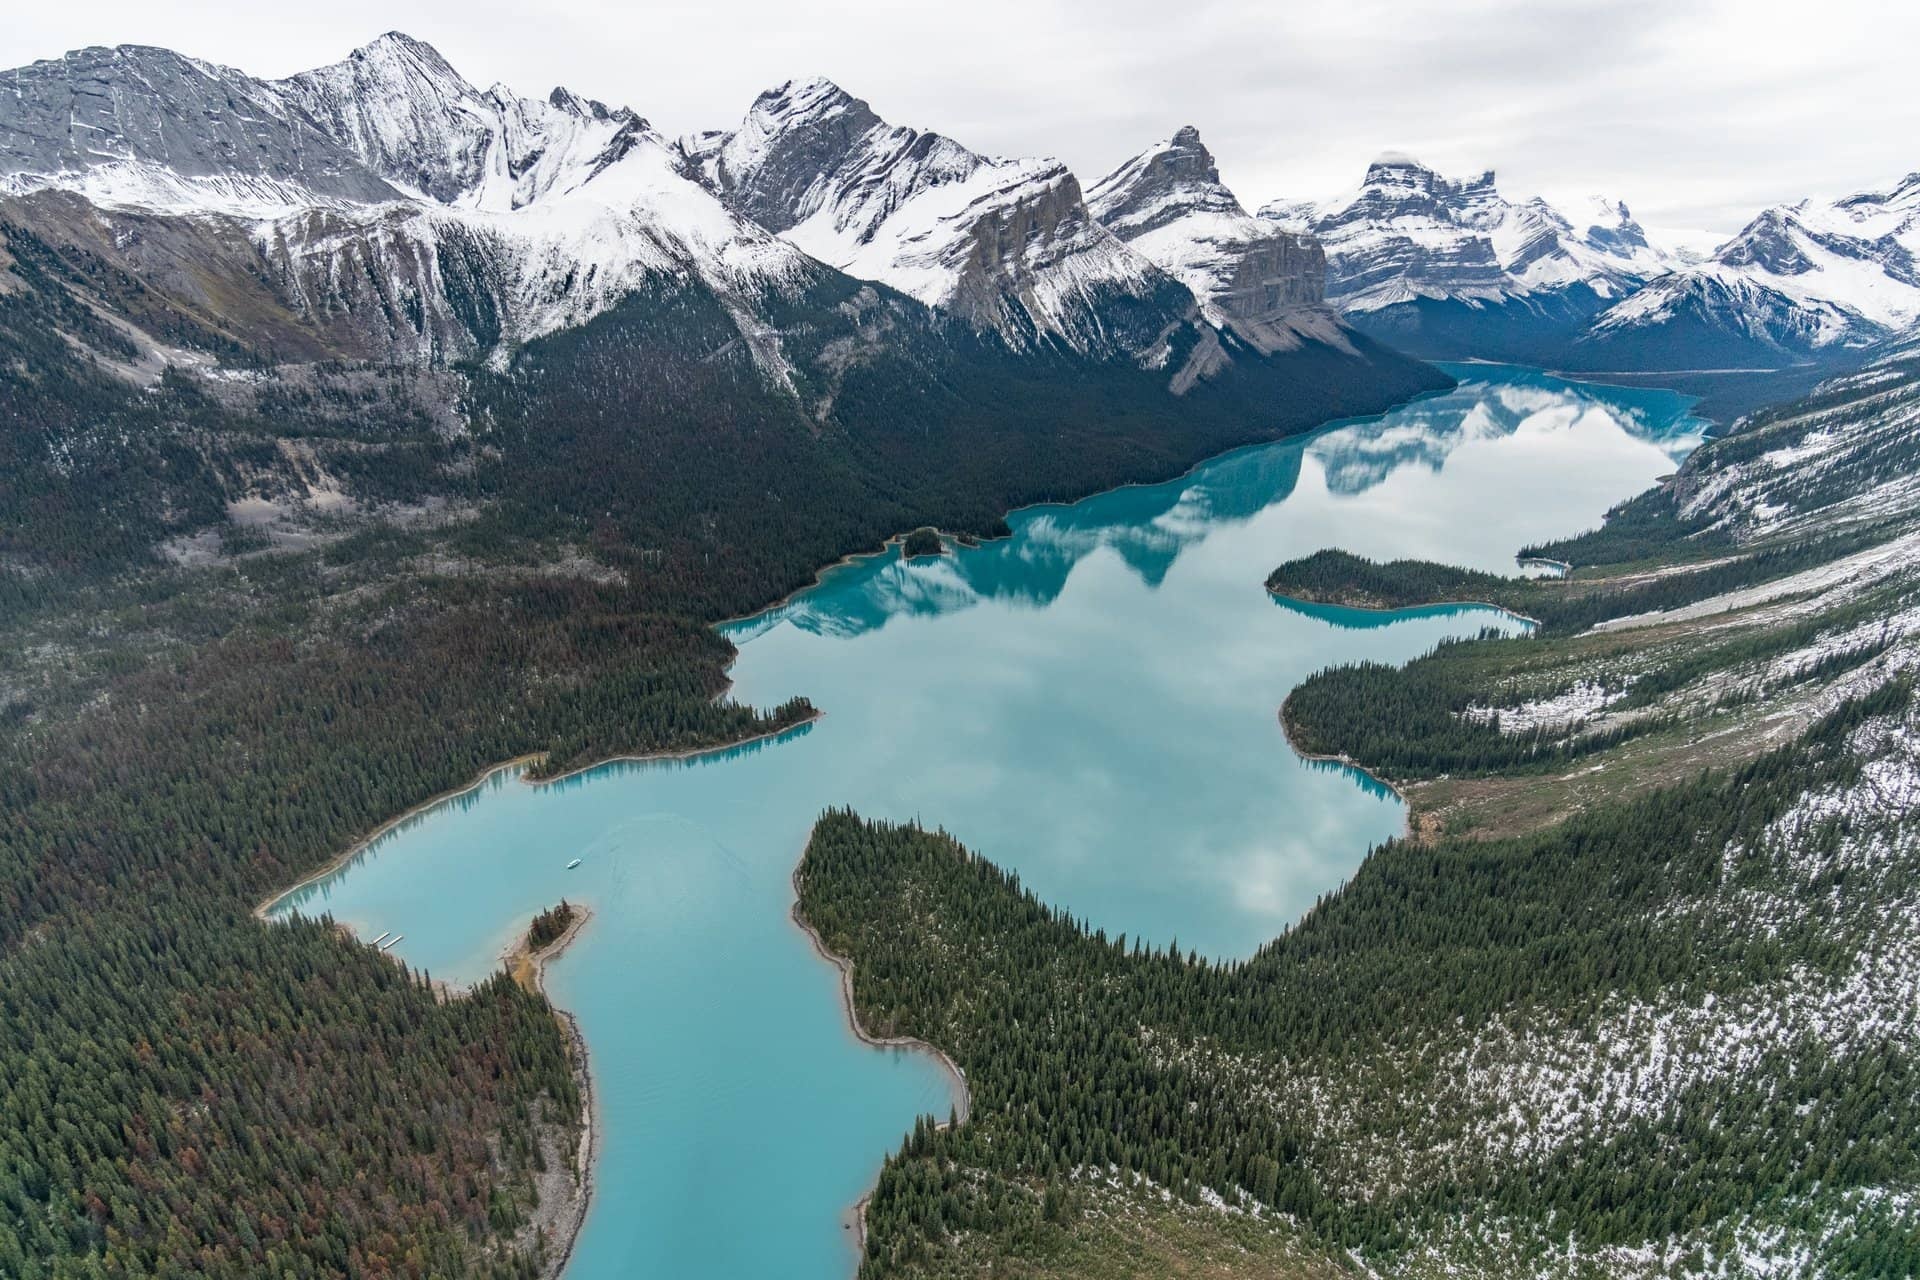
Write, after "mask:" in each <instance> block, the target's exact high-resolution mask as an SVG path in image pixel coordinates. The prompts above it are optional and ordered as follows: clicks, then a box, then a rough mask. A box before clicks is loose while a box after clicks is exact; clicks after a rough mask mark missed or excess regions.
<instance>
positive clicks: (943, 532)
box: [709, 360, 1532, 648]
mask: <svg viewBox="0 0 1920 1280" xmlns="http://www.w3.org/2000/svg"><path fill="white" fill-rule="evenodd" d="M1420 363H1422V364H1426V365H1428V366H1430V367H1433V368H1438V367H1439V363H1440V362H1435V361H1432V360H1425V361H1421V362H1420ZM1517 367H1522V368H1531V367H1532V366H1517ZM1459 385H1460V381H1459V379H1457V378H1455V379H1453V386H1451V387H1439V388H1435V389H1433V390H1431V391H1418V392H1415V393H1414V394H1412V395H1410V396H1406V397H1404V398H1402V399H1399V400H1395V401H1394V402H1393V403H1391V404H1389V405H1386V406H1385V407H1383V408H1381V409H1378V410H1376V411H1375V412H1373V413H1350V414H1345V415H1343V416H1341V417H1338V418H1329V419H1327V420H1326V421H1325V422H1322V423H1318V424H1317V425H1315V426H1311V427H1303V428H1302V429H1300V430H1299V431H1292V432H1288V433H1286V434H1284V435H1279V436H1275V437H1274V438H1273V439H1271V440H1249V441H1248V442H1247V443H1245V444H1236V445H1230V446H1228V447H1227V448H1224V449H1222V450H1220V451H1219V452H1218V453H1210V454H1207V455H1206V456H1205V457H1203V458H1197V459H1195V460H1194V461H1192V462H1190V463H1188V464H1187V465H1186V466H1185V467H1183V468H1181V469H1180V471H1179V473H1178V474H1175V475H1170V476H1167V477H1166V478H1164V479H1161V480H1122V481H1121V482H1120V483H1119V484H1110V485H1108V486H1107V487H1106V488H1104V489H1093V490H1090V491H1088V492H1086V493H1083V494H1081V495H1080V496H1079V497H1077V498H1036V499H1034V500H1033V501H1032V502H1022V503H1020V504H1019V505H1018V506H1012V507H1008V508H1007V509H1006V512H1005V513H1004V514H1003V515H1002V516H1001V517H1000V518H1001V519H1002V520H1004V521H1006V522H1007V523H1008V525H1011V524H1012V523H1013V517H1015V516H1017V515H1019V514H1020V513H1021V512H1022V511H1035V510H1039V509H1040V508H1043V507H1072V506H1078V505H1079V504H1080V503H1082V502H1085V501H1087V500H1088V499H1090V498H1098V497H1100V496H1101V495H1103V494H1108V493H1120V492H1122V491H1123V490H1127V489H1152V488H1155V487H1157V486H1159V485H1164V484H1179V483H1180V482H1182V481H1184V480H1187V479H1190V478H1191V477H1192V476H1193V473H1194V472H1196V471H1198V470H1200V468H1202V467H1205V466H1211V465H1212V464H1214V463H1216V462H1221V461H1223V460H1225V459H1227V458H1231V457H1233V456H1234V455H1235V454H1240V453H1251V452H1252V451H1254V450H1255V449H1271V448H1273V447H1274V446H1275V445H1291V444H1296V443H1297V444H1300V445H1301V446H1302V447H1304V446H1305V445H1306V444H1307V443H1308V442H1310V441H1311V440H1312V439H1313V438H1314V437H1315V436H1319V435H1325V434H1326V433H1328V432H1331V431H1338V430H1340V429H1341V428H1343V427H1349V426H1352V425H1353V424H1354V423H1356V422H1365V421H1367V420H1368V419H1369V418H1381V417H1385V416H1386V415H1387V414H1389V413H1392V412H1394V411H1395V410H1398V409H1404V408H1405V407H1406V406H1408V405H1410V404H1417V403H1419V402H1420V401H1422V400H1427V399H1431V398H1432V397H1434V396H1443V395H1446V394H1447V393H1448V392H1449V391H1452V390H1454V389H1455V388H1457V387H1458V386H1459ZM934 532H936V533H938V534H939V535H940V536H941V537H942V538H945V539H948V540H950V541H953V542H956V543H960V545H962V546H965V545H967V544H966V543H964V542H962V541H961V535H959V534H957V533H954V532H953V531H951V530H949V529H941V528H938V527H937V526H936V527H935V528H934ZM1016 532H1017V531H1016ZM967 536H969V537H971V538H973V540H974V543H975V545H977V546H983V547H984V546H990V545H992V544H993V543H996V542H1005V541H1007V540H1008V539H1009V538H1011V537H1013V533H1012V532H1009V533H1003V534H997V535H995V536H993V537H982V536H981V535H979V534H969V535H967ZM906 537H907V535H906V534H905V533H896V534H892V535H890V536H888V537H887V539H886V540H885V541H883V542H882V543H881V544H880V545H879V546H878V547H876V548H874V549H873V550H870V551H849V552H847V554H845V555H843V556H841V557H840V558H839V559H838V560H835V561H833V563H831V564H827V565H822V566H821V567H820V568H818V569H816V570H814V572H813V579H812V581H810V582H808V583H806V584H805V585H804V586H798V587H795V588H794V589H793V590H791V591H789V592H787V593H786V594H785V595H783V596H781V597H780V598H779V599H778V600H775V601H774V602H773V603H771V604H767V605H762V606H761V607H760V608H758V609H752V610H749V611H748V612H746V613H742V614H736V615H734V616H733V617H731V618H721V619H719V620H718V621H715V622H713V623H711V624H709V625H711V626H712V627H713V628H714V629H715V630H716V631H717V630H719V629H720V628H722V627H731V626H734V625H736V624H738V623H742V622H748V621H751V620H752V619H754V618H758V617H762V616H764V615H766V614H770V613H773V612H775V611H776V610H780V609H784V608H786V607H787V606H788V605H789V604H792V603H793V600H794V598H795V597H796V596H802V595H805V594H806V593H807V592H809V591H812V590H813V589H814V588H815V587H817V586H819V585H820V584H821V582H822V581H824V580H825V578H826V576H827V575H828V574H829V573H832V572H833V571H834V570H835V569H841V568H844V567H846V566H847V565H850V564H853V563H854V562H855V561H858V560H866V559H870V558H871V557H874V556H882V555H885V554H886V553H887V552H888V551H891V550H893V549H894V548H896V547H898V546H899V545H900V544H901V543H902V542H904V541H906ZM942 554H943V555H945V554H951V553H950V552H944V551H943V552H942ZM1496 607H1497V606H1496ZM735 647H736V648H737V647H738V646H735Z"/></svg>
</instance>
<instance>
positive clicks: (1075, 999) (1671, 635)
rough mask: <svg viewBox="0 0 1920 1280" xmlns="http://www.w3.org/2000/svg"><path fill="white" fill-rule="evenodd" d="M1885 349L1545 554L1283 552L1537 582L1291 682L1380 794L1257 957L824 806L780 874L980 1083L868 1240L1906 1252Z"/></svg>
mask: <svg viewBox="0 0 1920 1280" xmlns="http://www.w3.org/2000/svg"><path fill="white" fill-rule="evenodd" d="M1917 375H1920V370H1916V369H1914V367H1913V366H1912V365H1911V363H1910V359H1909V357H1908V356H1907V355H1906V354H1905V353H1904V352H1898V351H1896V352H1893V353H1891V354H1890V355H1889V357H1888V358H1887V359H1885V360H1883V361H1882V362H1881V363H1880V364H1878V365H1876V366H1875V367H1874V368H1872V369H1870V370H1868V371H1866V372H1865V373H1863V374H1861V375H1857V376H1855V377H1853V378H1850V379H1848V380H1845V381H1843V382H1840V383H1836V384H1833V385H1831V386H1829V387H1827V388H1825V389H1823V392H1822V394H1821V395H1819V396H1817V397H1815V398H1813V399H1810V400H1809V401H1807V402H1805V403H1803V404H1800V405H1797V406H1792V407H1788V408H1783V409H1782V410H1780V411H1777V412H1774V413H1770V414H1767V415H1763V416H1760V417H1758V418H1756V419H1755V420H1753V421H1752V422H1750V423H1748V424H1746V426H1745V427H1744V428H1743V429H1742V430H1741V431H1739V432H1736V433H1734V434H1733V435H1731V436H1730V437H1728V438H1726V439H1725V440H1722V441H1719V442H1716V443H1714V444H1711V445H1709V446H1707V447H1706V448H1704V449H1702V450H1701V451H1699V452H1698V453H1697V454H1695V455H1694V457H1693V458H1692V459H1690V460H1689V461H1688V463H1687V464H1686V465H1685V466H1684V467H1683V468H1682V470H1681V471H1680V473H1679V475H1678V476H1676V477H1674V478H1673V479H1671V480H1669V481H1667V482H1665V483H1664V484H1663V486H1662V487H1661V488H1659V489H1657V490H1655V491H1653V492H1652V493H1650V494H1648V495H1646V496H1643V497H1641V498H1638V499H1635V500H1634V501H1632V502H1630V503H1628V504H1626V505H1625V506H1624V507H1623V508H1622V509H1621V510H1620V511H1618V512H1616V513H1615V514H1614V516H1613V518H1612V519H1611V520H1610V521H1609V523H1608V525H1607V527H1606V528H1605V529H1602V530H1600V531H1597V532H1596V533H1594V534H1591V535H1587V536H1583V537H1580V538H1575V539H1571V540H1569V541H1567V542H1565V543H1563V544H1559V545H1557V546H1555V547H1551V548H1545V549H1536V551H1538V550H1544V552H1545V554H1548V555H1553V556H1556V557H1560V558H1562V559H1565V560H1569V561H1571V562H1572V565H1573V572H1572V573H1571V574H1570V576H1568V577H1567V578H1564V579H1557V580H1532V581H1524V580H1517V579H1510V578H1503V577H1499V576H1497V575H1487V574H1473V573H1465V572H1462V571H1459V570H1455V569H1451V568H1448V567H1446V566H1439V565H1426V564H1412V563H1400V564H1390V565H1377V564H1372V563H1369V562H1366V561H1363V560H1359V559H1357V558H1354V557H1351V556H1345V555H1339V554H1322V555H1319V556H1315V557H1312V558H1309V559H1308V560H1305V561H1300V562H1295V563H1292V564H1289V565H1284V566H1282V567H1281V568H1280V569H1279V570H1277V571H1276V573H1275V575H1274V579H1273V582H1272V584H1271V585H1273V586H1274V587H1275V588H1276V589H1282V590H1290V591H1295V592H1298V593H1299V594H1300V595H1304V596H1308V597H1310V598H1314V599H1317V600H1320V601H1323V602H1324V601H1336V602H1342V603H1346V604H1349V605H1364V606H1368V607H1387V606H1392V605H1402V604H1412V603H1424V602H1427V601H1430V600H1435V599H1448V598H1453V597H1455V596H1456V595H1466V596H1469V597H1471V598H1491V599H1493V600H1496V601H1500V602H1502V603H1506V604H1508V605H1509V606H1510V607H1515V608H1526V609H1528V610H1529V612H1531V613H1533V614H1534V616H1536V617H1538V618H1540V619H1541V621H1542V625H1541V626H1540V627H1539V628H1538V630H1537V631H1536V632H1535V633H1534V634H1533V635H1530V636H1523V637H1518V638H1502V637H1496V636H1492V635H1489V636H1486V637H1483V638H1481V639H1477V640H1471V641H1465V642H1460V643H1455V644H1450V645H1445V646H1443V647H1442V648H1441V649H1440V651H1438V652H1437V653H1435V654H1434V655H1432V656H1430V657H1427V658H1422V659H1419V660H1417V661H1415V662H1414V663H1412V664H1409V665H1408V666H1407V667H1405V668H1395V667H1387V666H1380V665H1377V664H1373V665H1362V666H1356V667H1346V668H1336V669H1334V670H1331V671H1328V672H1325V673H1322V674H1321V675H1318V676H1315V677H1313V678H1312V679H1310V680H1309V681H1307V682H1306V683H1305V684H1304V685H1302V686H1301V687H1300V688H1299V689H1298V690H1296V691H1295V692H1294V694H1293V695H1292V696H1291V697H1290V698H1289V700H1288V703H1287V709H1286V713H1285V719H1286V725H1287V729H1288V731H1289V733H1290V735H1291V736H1293V737H1294V738H1295V740H1296V742H1298V743H1299V744H1300V745H1301V747H1302V748H1303V749H1310V750H1315V751H1320V752H1325V753H1327V754H1337V755H1342V756H1345V757H1346V758H1348V759H1350V760H1353V761H1355V762H1356V763H1358V764H1361V765H1363V766H1365V767H1367V768H1370V769H1372V770H1374V771H1376V772H1378V773H1380V774H1382V775H1383V776H1386V777H1388V778H1391V779H1393V780H1395V781H1396V782H1397V783H1398V784H1399V785H1400V786H1401V787H1402V788H1403V789H1404V790H1405V791H1406V793H1407V795H1408V796H1409V798H1410V802H1411V805H1412V807H1413V810H1414V813H1413V819H1414V822H1413V830H1414V833H1415V834H1412V835H1409V836H1408V837H1407V838H1403V839H1400V840H1396V841H1393V842H1391V843H1389V844H1387V845H1385V846H1383V847H1381V848H1378V849H1376V850H1374V851H1373V852H1372V853H1371V854H1370V855H1369V856H1368V858H1367V859H1366V861H1365V862H1364V863H1363V864H1362V866H1361V868H1360V869H1359V871H1358V872H1357V873H1356V874H1355V876H1354V877H1353V879H1352V880H1351V881H1350V882H1349V883H1348V884H1347V885H1345V886H1344V887H1342V888H1341V889H1340V890H1339V891H1337V892H1335V893H1333V894H1331V895H1328V896H1327V897H1326V898H1324V899H1323V900H1322V901H1321V902H1320V903H1319V904H1318V905H1317V906H1316V907H1315V908H1314V909H1313V910H1312V911H1311V912H1309V913H1308V915H1307V916H1306V918H1305V919H1304V920H1302V921H1301V922H1300V924H1299V925H1298V926H1296V927H1295V928H1293V929H1291V930H1289V931H1288V932H1287V933H1286V934H1285V935H1283V936H1282V937H1280V938H1278V939H1276V940H1275V941H1274V942H1273V943H1272V944H1270V945H1269V946H1267V947H1266V948H1264V949H1262V951H1261V952H1260V953H1259V954H1258V955H1257V956H1255V957H1254V958H1252V959H1250V960H1248V961H1246V962H1244V963H1230V964H1219V963H1213V962H1208V961H1204V960H1201V959H1199V958H1197V957H1195V956H1191V955H1185V956H1183V955H1182V954H1180V952H1179V950H1178V948H1177V945H1176V946H1175V947H1174V948H1172V949H1170V950H1166V951H1160V950H1145V951H1143V950H1142V949H1141V948H1140V946H1139V944H1138V942H1137V941H1136V942H1132V943H1130V942H1129V941H1128V940H1127V939H1125V938H1109V937H1107V936H1105V935H1104V934H1102V933H1099V932H1090V931H1089V930H1088V929H1087V928H1086V927H1085V926H1083V925H1082V924H1080V923H1079V922H1077V921H1075V920H1074V919H1073V917H1072V916H1071V915H1068V914H1066V913H1065V912H1063V911H1061V910H1059V909H1058V908H1054V907H1050V906H1048V905H1046V904H1043V903H1041V902H1039V901H1037V900H1036V899H1035V898H1034V897H1033V896H1032V895H1031V894H1030V893H1026V892H1024V891H1023V890H1022V889H1021V887H1020V885H1019V883H1018V882H1017V880H1015V879H1014V878H1013V877H1011V876H1009V875H1007V874H1006V873H1004V872H1002V871H1000V870H999V869H997V868H995V867H993V866H992V865H991V864H989V863H987V862H985V861H984V860H982V859H980V858H978V857H976V856H974V855H971V854H970V853H968V852H967V851H966V850H965V849H963V848H961V847H960V846H959V845H958V844H956V843H955V842H954V841H953V840H951V839H950V838H948V837H946V836H945V835H943V834H937V833H933V832H929V831H924V830H920V829H918V828H914V827H891V826H884V825H875V824H868V823H864V822H862V821H861V820H860V819H859V818H858V817H857V815H853V814H849V813H840V812H836V813H830V814H828V815H827V816H826V817H825V818H823V819H822V820H821V822H820V824H819V825H818V826H817V827H816V829H815V832H814V837H813V840H812V842H811V844H810V845H809V847H808V850H807V854H806V856H805V859H804V860H803V863H802V867H801V871H800V875H799V883H800V887H801V896H800V910H801V912H802V914H803V916H804V917H805V919H806V920H807V921H808V922H809V923H810V924H811V925H812V926H813V927H815V928H816V929H817V930H818V931H819V932H820V934H821V935H822V937H823V938H824V939H825V941H826V943H827V945H828V946H829V947H831V948H832V949H833V950H835V951H837V952H839V953H841V954H844V955H845V956H847V957H848V958H849V959H850V960H851V961H852V965H853V975H854V976H853V991H854V999H855V1003H856V1006H857V1010H858V1013H859V1016H860V1017H861V1018H862V1019H863V1021H864V1023H865V1025H866V1026H867V1027H868V1028H869V1029H871V1030H873V1031H875V1032H877V1033H880V1034H894V1035H911V1036H916V1037H919V1038H921V1039H924V1040H926V1041H928V1042H929V1043H931V1044H933V1045H936V1046H938V1047H939V1048H941V1049H942V1050H943V1051H945V1052H947V1053H948V1054H950V1055H951V1056H953V1058H954V1059H955V1061H956V1062H958V1063H959V1065H960V1066H961V1067H962V1069H963V1070H964V1071H965V1072H966V1075H967V1080H968V1084H969V1086H970V1088H971V1090H972V1108H971V1112H970V1115H969V1118H968V1120H967V1121H966V1122H965V1123H963V1124H960V1125H958V1126H954V1127H949V1128H938V1127H935V1126H934V1125H932V1124H930V1123H929V1124H923V1125H922V1126H921V1127H920V1128H919V1129H917V1130H916V1131H915V1133H914V1134H913V1135H912V1136H911V1137H910V1138H909V1140H908V1141H907V1142H906V1143H905V1145H904V1146H903V1147H902V1148H901V1150H900V1151H899V1152H898V1153H897V1154H896V1155H895V1157H894V1158H893V1159H892V1160H891V1161H890V1162H889V1163H888V1166H887V1169H886V1172H885V1173H884V1174H883V1175H882V1178H881V1181H880V1185H879V1189H878V1190H877V1191H876V1193H875V1196H874V1199H873V1202H872V1205H871V1206H870V1209H869V1211H868V1225H869V1235H868V1238H867V1246H866V1255H865V1262H864V1264H863V1265H864V1270H863V1275H870V1276H881V1275H889V1276H891V1275H926V1276H947V1275H954V1276H958V1275H971V1274H977V1273H979V1272H980V1271H981V1270H983V1269H986V1268H987V1267H988V1266H989V1265H992V1266H998V1267H1000V1268H1001V1270H1002V1271H1003V1272H1004V1273H1007V1274H1021V1275H1034V1276H1045V1275H1116V1276H1118V1275H1129V1276H1132V1275H1153V1274H1162V1273H1164V1271H1165V1270H1166V1268H1165V1267H1164V1266H1163V1265H1157V1264H1156V1263H1155V1262H1154V1261H1153V1260H1152V1257H1153V1255H1152V1251H1151V1250H1150V1249H1138V1248H1129V1247H1128V1246H1127V1244H1126V1243H1125V1241H1129V1240H1133V1241H1153V1240H1157V1239H1164V1238H1178V1239H1181V1240H1183V1241H1186V1242H1188V1247H1189V1249H1191V1250H1193V1251H1195V1253H1196V1255H1198V1254H1205V1255H1206V1256H1208V1257H1209V1258H1210V1259H1211V1263H1210V1269H1211V1272H1212V1273H1217V1274H1222V1275H1249V1276H1251V1275H1273V1274H1292V1273H1299V1274H1311V1273H1313V1272H1315V1271H1316V1270H1320V1269H1327V1270H1341V1271H1348V1272H1359V1273H1370V1274H1375V1275H1381V1276H1426V1275H1438V1274H1446V1275H1450V1276H1486V1277H1512V1276H1568V1275H1576V1276H1578V1275H1593V1276H1623V1275H1624V1276H1726V1275H1755V1274H1773V1275H1794V1276H1823V1277H1825V1276H1872V1277H1907V1276H1911V1275H1914V1274H1916V1273H1917V1272H1920V1209H1916V1203H1917V1202H1916V1200H1915V1189H1916V1187H1920V1143H1916V1140H1915V1135H1916V1134H1920V1111H1916V1107H1920V1013H1916V1010H1917V1009H1920V978H1917V977H1916V975H1920V931H1916V921H1920V817H1916V814H1917V813H1920V809H1917V808H1916V805H1915V803H1914V799H1915V797H1916V796H1917V795H1920V754H1916V751H1915V747H1914V743H1915V742H1916V741H1920V737H1917V736H1916V730H1920V712H1917V711H1916V703H1915V700H1914V693H1913V683H1912V682H1913V674H1912V673H1913V670H1914V667H1915V666H1916V665H1920V648H1917V647H1916V645H1915V642H1914V639H1913V626H1914V618H1915V617H1920V608H1916V604H1917V603H1920V601H1916V596H1917V595H1920V581H1916V580H1915V579H1914V577H1913V571H1912V569H1911V563H1912V556H1911V545H1912V541H1911V539H1912V535H1911V529H1912V528H1913V527H1914V522H1915V519H1916V517H1920V507H1916V506H1915V504H1914V503H1913V501H1912V497H1911V491H1912V476H1913V474H1914V469H1913V466H1912V462H1913V458H1914V454H1915V450H1916V447H1920V446H1917V445H1916V441H1920V430H1917V429H1920V414H1916V405H1920V376H1917ZM1595 624H1598V625H1595Z"/></svg>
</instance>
